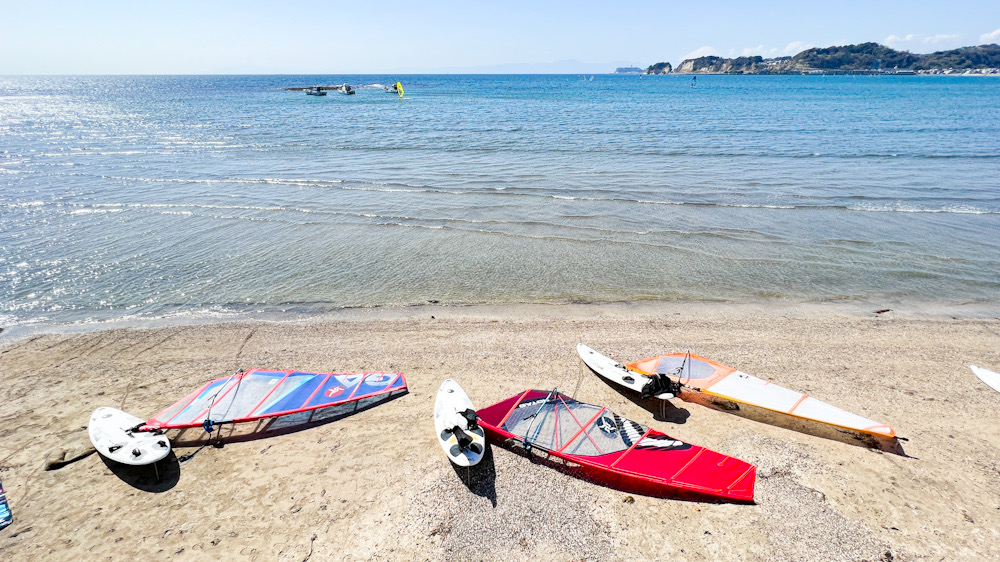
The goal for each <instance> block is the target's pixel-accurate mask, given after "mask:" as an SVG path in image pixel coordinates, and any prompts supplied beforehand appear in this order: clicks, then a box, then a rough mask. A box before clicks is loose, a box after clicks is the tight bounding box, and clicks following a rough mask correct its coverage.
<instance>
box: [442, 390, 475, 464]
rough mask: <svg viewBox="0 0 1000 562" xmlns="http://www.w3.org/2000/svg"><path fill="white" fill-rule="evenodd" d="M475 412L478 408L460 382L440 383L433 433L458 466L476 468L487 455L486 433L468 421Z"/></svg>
mask: <svg viewBox="0 0 1000 562" xmlns="http://www.w3.org/2000/svg"><path fill="white" fill-rule="evenodd" d="M475 411H476V407H475V406H473V405H472V401H471V400H469V397H468V395H466V394H465V391H464V390H462V387H461V386H459V385H458V383H457V382H455V381H453V380H451V379H445V381H444V382H443V383H441V388H439V389H438V393H437V400H435V402H434V431H435V432H436V433H437V436H438V442H439V443H440V444H441V449H443V450H444V454H446V455H448V458H449V459H451V462H453V463H455V464H457V465H458V466H473V465H475V464H476V463H478V462H479V461H480V460H481V459H482V458H483V454H484V453H485V452H486V433H485V432H484V431H483V428H481V427H479V425H478V424H475V422H474V421H473V422H470V420H469V417H472V416H474V415H475ZM468 412H471V414H469V413H468ZM463 413H465V414H464V415H463ZM473 419H478V418H473Z"/></svg>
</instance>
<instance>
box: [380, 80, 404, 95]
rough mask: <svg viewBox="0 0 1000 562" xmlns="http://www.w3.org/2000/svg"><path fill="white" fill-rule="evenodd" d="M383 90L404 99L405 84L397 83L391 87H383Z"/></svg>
mask: <svg viewBox="0 0 1000 562" xmlns="http://www.w3.org/2000/svg"><path fill="white" fill-rule="evenodd" d="M382 89H383V90H385V91H386V92H387V93H390V94H399V97H403V84H401V83H400V82H398V81H397V82H396V83H395V84H392V85H390V86H382Z"/></svg>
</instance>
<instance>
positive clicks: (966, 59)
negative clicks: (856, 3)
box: [645, 43, 1000, 74]
mask: <svg viewBox="0 0 1000 562" xmlns="http://www.w3.org/2000/svg"><path fill="white" fill-rule="evenodd" d="M669 66H670V65H669V63H657V64H654V65H651V66H649V67H648V68H647V69H646V72H645V74H665V73H667V72H670V70H667V72H663V68H664V67H666V68H669ZM973 70H975V71H980V73H983V71H988V73H991V74H994V73H1000V45H995V44H993V45H979V46H977V47H962V48H959V49H952V50H950V51H938V52H935V53H930V54H926V55H922V54H915V53H910V52H908V51H897V50H895V49H892V48H889V47H886V46H885V45H879V44H878V43H861V44H857V45H844V46H839V47H826V48H814V49H807V50H805V51H802V52H801V53H799V54H797V55H795V56H792V57H776V58H767V59H766V58H763V57H760V56H754V57H737V58H732V59H727V58H723V57H715V56H708V57H698V58H696V59H687V60H685V61H683V62H682V63H681V64H680V66H678V67H677V69H676V70H674V71H673V72H675V73H678V74H802V73H806V74H825V73H831V74H836V73H855V72H861V73H872V74H882V73H890V74H891V73H900V72H901V71H902V73H905V74H913V73H917V72H920V73H929V74H935V73H953V72H965V71H973ZM989 71H992V72H989Z"/></svg>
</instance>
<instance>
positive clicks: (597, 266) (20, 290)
mask: <svg viewBox="0 0 1000 562" xmlns="http://www.w3.org/2000/svg"><path fill="white" fill-rule="evenodd" d="M587 78H588V79H586V80H585V79H584V77H581V76H572V75H558V76H535V75H532V76H464V75H449V76H434V75H431V76H108V77H0V326H5V327H10V326H26V325H38V324H49V323H66V322H92V321H102V320H108V319H116V318H117V319H121V318H147V317H149V318H157V317H170V316H176V315H194V316H197V315H212V314H215V315H226V314H246V313H259V312H268V311H270V312H281V311H286V312H306V313H309V312H314V311H323V310H330V309H337V308H341V307H365V306H401V305H411V304H421V303H427V302H429V301H430V302H433V301H437V302H441V303H523V302H528V303H563V302H594V301H634V300H656V301H675V300H676V301H723V302H758V301H767V300H772V299H773V300H778V301H782V302H792V303H797V302H828V301H856V302H860V303H869V302H870V303H881V304H886V305H890V304H898V303H934V304H944V305H949V306H950V305H966V306H979V307H983V306H985V307H991V306H995V305H996V303H997V302H998V297H1000V103H998V100H1000V80H997V79H991V78H969V77H948V76H941V77H886V76H858V77H833V76H827V77H821V76H702V77H699V79H698V83H697V87H691V81H690V79H688V78H685V77H682V76H662V77H649V76H647V77H640V76H605V75H598V76H594V77H593V78H592V79H590V77H587ZM396 79H400V80H401V81H402V82H403V84H404V87H405V89H406V97H405V99H402V100H400V99H398V98H397V96H395V95H390V94H387V93H385V92H383V91H382V90H381V88H378V87H374V86H373V87H362V88H360V89H359V90H358V93H357V94H356V95H354V96H344V95H340V94H337V93H336V92H331V93H330V95H328V96H326V97H311V96H306V95H304V94H303V93H301V92H287V91H284V90H283V88H284V87H292V86H307V85H313V84H340V83H343V82H350V83H351V84H355V85H362V86H364V85H375V84H382V83H391V82H392V81H394V80H396Z"/></svg>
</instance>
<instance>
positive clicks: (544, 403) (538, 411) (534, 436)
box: [524, 388, 558, 449]
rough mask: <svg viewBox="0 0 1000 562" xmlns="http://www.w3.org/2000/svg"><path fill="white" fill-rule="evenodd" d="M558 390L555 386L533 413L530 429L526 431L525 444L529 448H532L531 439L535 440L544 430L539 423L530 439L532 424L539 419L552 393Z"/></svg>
mask: <svg viewBox="0 0 1000 562" xmlns="http://www.w3.org/2000/svg"><path fill="white" fill-rule="evenodd" d="M556 390H558V388H553V389H552V392H550V393H549V395H548V396H546V397H545V400H542V403H541V404H540V405H539V406H538V409H537V410H535V413H534V414H532V415H531V418H532V420H531V422H530V423H528V429H526V430H525V431H524V444H525V445H527V446H528V448H529V449H530V448H531V441H534V440H535V438H536V437H538V433H539V432H540V431H541V430H542V426H541V425H539V426H538V428H537V429H535V434H534V435H532V436H531V439H530V441H529V439H528V432H530V431H531V426H532V425H534V423H535V422H536V421H538V414H539V413H540V412H541V411H542V408H544V407H545V405H546V404H547V403H548V402H549V398H552V395H553V394H554V393H555V392H556Z"/></svg>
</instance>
